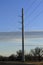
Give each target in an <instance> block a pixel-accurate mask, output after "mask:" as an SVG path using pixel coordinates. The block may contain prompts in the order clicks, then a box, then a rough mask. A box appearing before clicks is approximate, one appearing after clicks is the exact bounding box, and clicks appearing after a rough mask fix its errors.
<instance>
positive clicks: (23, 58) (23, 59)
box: [22, 8, 25, 62]
mask: <svg viewBox="0 0 43 65" xmlns="http://www.w3.org/2000/svg"><path fill="white" fill-rule="evenodd" d="M22 61H23V62H24V61H25V57H24V10H23V8H22Z"/></svg>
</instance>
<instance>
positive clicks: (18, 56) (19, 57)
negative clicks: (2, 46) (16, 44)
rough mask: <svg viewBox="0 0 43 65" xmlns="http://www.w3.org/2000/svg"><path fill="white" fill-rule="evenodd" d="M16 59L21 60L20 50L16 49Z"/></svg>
mask: <svg viewBox="0 0 43 65" xmlns="http://www.w3.org/2000/svg"><path fill="white" fill-rule="evenodd" d="M17 60H18V61H22V51H21V50H19V51H17Z"/></svg>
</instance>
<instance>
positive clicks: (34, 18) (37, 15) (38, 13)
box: [32, 11, 43, 21]
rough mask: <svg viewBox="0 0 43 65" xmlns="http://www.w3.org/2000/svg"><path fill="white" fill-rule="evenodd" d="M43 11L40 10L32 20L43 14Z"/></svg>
mask: <svg viewBox="0 0 43 65" xmlns="http://www.w3.org/2000/svg"><path fill="white" fill-rule="evenodd" d="M42 13H43V11H41V12H39V13H38V14H37V15H36V16H35V17H34V18H33V19H32V21H34V20H35V19H36V18H37V17H38V16H39V15H41V14H42Z"/></svg>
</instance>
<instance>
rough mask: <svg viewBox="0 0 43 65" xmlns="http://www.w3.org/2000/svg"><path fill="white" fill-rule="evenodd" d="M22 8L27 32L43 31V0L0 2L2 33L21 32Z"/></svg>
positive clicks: (3, 0) (0, 27)
mask: <svg viewBox="0 0 43 65" xmlns="http://www.w3.org/2000/svg"><path fill="white" fill-rule="evenodd" d="M22 8H24V23H25V31H34V30H43V0H0V32H4V31H5V32H9V31H21V30H20V29H19V28H21V24H20V23H19V22H21V21H22V20H21V17H20V16H21V14H22V13H21V10H22Z"/></svg>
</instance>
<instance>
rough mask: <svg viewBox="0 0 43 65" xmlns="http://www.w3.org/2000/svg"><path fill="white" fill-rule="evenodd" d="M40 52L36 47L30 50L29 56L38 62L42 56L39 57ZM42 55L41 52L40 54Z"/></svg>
mask: <svg viewBox="0 0 43 65" xmlns="http://www.w3.org/2000/svg"><path fill="white" fill-rule="evenodd" d="M41 51H42V49H41V48H38V47H36V48H35V49H32V50H31V55H32V56H33V57H35V58H34V59H36V60H39V61H40V59H41V56H42V55H41ZM42 53H43V52H42Z"/></svg>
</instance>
